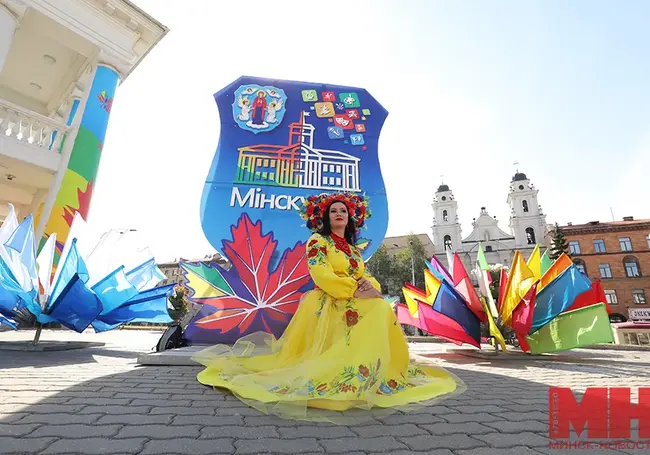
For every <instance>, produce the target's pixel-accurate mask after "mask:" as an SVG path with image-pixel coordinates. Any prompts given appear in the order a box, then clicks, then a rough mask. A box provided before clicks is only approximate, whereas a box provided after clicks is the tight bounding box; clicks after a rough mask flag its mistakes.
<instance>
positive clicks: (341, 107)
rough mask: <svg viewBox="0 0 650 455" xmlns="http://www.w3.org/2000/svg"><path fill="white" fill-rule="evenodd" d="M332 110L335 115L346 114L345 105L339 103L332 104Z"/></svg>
mask: <svg viewBox="0 0 650 455" xmlns="http://www.w3.org/2000/svg"><path fill="white" fill-rule="evenodd" d="M334 110H335V111H336V113H337V114H345V113H346V112H347V108H346V107H345V104H344V103H342V102H340V101H339V102H338V103H334Z"/></svg>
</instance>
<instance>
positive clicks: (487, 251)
mask: <svg viewBox="0 0 650 455" xmlns="http://www.w3.org/2000/svg"><path fill="white" fill-rule="evenodd" d="M485 252H486V253H491V252H492V247H491V246H490V245H488V246H486V247H485Z"/></svg>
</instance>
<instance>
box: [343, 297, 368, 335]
mask: <svg viewBox="0 0 650 455" xmlns="http://www.w3.org/2000/svg"><path fill="white" fill-rule="evenodd" d="M352 302H353V301H352V300H348V302H347V303H346V305H345V313H343V318H344V320H345V344H346V345H348V346H349V345H350V333H351V332H352V330H353V329H354V326H356V325H357V324H358V323H359V321H360V320H361V319H363V318H362V317H361V315H360V314H359V312H358V311H357V309H356V308H355V307H354V305H353V304H352Z"/></svg>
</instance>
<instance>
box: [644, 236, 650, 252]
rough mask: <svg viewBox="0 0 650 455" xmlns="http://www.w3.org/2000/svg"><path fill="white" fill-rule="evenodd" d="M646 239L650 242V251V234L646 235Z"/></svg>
mask: <svg viewBox="0 0 650 455" xmlns="http://www.w3.org/2000/svg"><path fill="white" fill-rule="evenodd" d="M645 239H646V241H647V242H648V249H649V250H650V234H648V235H646V236H645Z"/></svg>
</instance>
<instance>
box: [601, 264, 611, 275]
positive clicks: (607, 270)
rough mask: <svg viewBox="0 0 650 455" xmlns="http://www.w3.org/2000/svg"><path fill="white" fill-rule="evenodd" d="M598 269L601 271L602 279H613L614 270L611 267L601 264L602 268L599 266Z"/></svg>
mask: <svg viewBox="0 0 650 455" xmlns="http://www.w3.org/2000/svg"><path fill="white" fill-rule="evenodd" d="M598 269H599V270H600V277H601V278H611V277H612V269H611V267H610V266H609V264H600V266H598Z"/></svg>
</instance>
